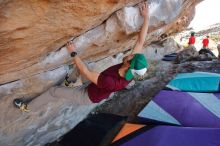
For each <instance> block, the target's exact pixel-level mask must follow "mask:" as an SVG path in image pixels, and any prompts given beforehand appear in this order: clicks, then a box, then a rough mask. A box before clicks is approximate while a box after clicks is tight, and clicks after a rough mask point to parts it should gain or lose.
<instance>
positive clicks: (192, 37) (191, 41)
mask: <svg viewBox="0 0 220 146" xmlns="http://www.w3.org/2000/svg"><path fill="white" fill-rule="evenodd" d="M195 42H196V38H195V32H191V36H190V38H189V42H188V45H189V46H188V48H189V49H193V50H195V51H197V50H196V48H195V46H194V44H195Z"/></svg>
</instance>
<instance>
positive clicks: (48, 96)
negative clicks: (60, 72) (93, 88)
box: [29, 86, 95, 110]
mask: <svg viewBox="0 0 220 146" xmlns="http://www.w3.org/2000/svg"><path fill="white" fill-rule="evenodd" d="M66 102H68V103H69V104H71V105H72V106H84V105H95V103H92V102H91V100H90V99H89V97H88V94H87V90H86V87H84V86H82V87H77V88H68V87H61V86H55V87H51V88H50V89H49V90H48V91H46V92H44V93H43V94H41V95H40V96H38V97H36V98H35V99H34V100H33V101H32V102H30V104H29V107H30V109H33V110H36V109H38V108H39V107H45V106H48V104H56V106H61V105H62V104H63V103H66Z"/></svg>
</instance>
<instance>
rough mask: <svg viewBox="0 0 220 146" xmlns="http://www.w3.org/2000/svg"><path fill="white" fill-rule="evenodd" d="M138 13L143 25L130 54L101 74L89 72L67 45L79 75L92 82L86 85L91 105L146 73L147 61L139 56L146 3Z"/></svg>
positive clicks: (72, 47) (144, 28)
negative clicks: (142, 19) (141, 17)
mask: <svg viewBox="0 0 220 146" xmlns="http://www.w3.org/2000/svg"><path fill="white" fill-rule="evenodd" d="M140 13H141V15H142V16H143V17H144V23H143V26H142V28H141V31H140V32H139V36H138V40H137V42H136V44H135V47H134V50H133V52H132V54H131V55H128V56H126V57H124V59H123V63H121V64H117V65H114V66H112V67H109V68H108V69H106V70H104V71H103V72H101V73H97V72H95V71H90V70H89V69H88V68H87V66H86V65H85V64H84V63H83V62H82V60H81V59H80V57H79V56H78V55H77V53H76V52H75V46H74V44H73V43H71V42H68V43H67V49H68V51H69V53H70V54H71V57H73V63H75V65H76V67H77V68H78V69H79V71H80V73H81V74H82V75H83V76H85V77H86V78H87V79H88V80H89V81H91V82H92V83H90V84H89V85H88V87H87V92H88V96H89V99H90V100H91V101H92V102H93V103H98V102H100V101H102V100H103V99H106V98H108V97H109V96H110V94H111V93H113V92H115V91H119V90H122V89H124V88H125V87H126V86H127V85H128V84H129V83H130V82H131V81H132V79H133V78H134V76H136V75H137V76H138V75H139V76H143V75H144V74H145V72H146V71H147V67H148V64H147V60H146V58H145V56H144V55H143V54H141V51H142V47H143V44H144V41H145V38H146V35H147V31H148V21H149V16H148V13H149V12H148V4H147V3H146V4H142V5H141V7H140ZM78 98H80V97H78Z"/></svg>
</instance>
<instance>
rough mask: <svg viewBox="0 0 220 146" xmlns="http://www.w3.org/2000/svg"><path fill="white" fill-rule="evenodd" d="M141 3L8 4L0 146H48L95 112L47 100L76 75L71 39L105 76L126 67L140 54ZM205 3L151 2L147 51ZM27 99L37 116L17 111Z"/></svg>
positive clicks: (2, 6) (3, 10) (1, 29)
mask: <svg viewBox="0 0 220 146" xmlns="http://www.w3.org/2000/svg"><path fill="white" fill-rule="evenodd" d="M140 1H141V0H102V1H98V0H93V1H84V0H63V1H58V0H55V1H46V0H38V1H34V0H29V1H25V0H19V1H17V0H3V1H2V0H0V115H1V118H0V129H1V130H0V145H16V146H23V145H27V146H32V145H39V146H40V145H44V144H45V143H47V142H50V141H52V140H55V139H56V138H58V137H60V136H61V135H63V134H64V133H65V132H67V131H69V130H70V129H71V128H72V127H73V126H75V125H76V124H77V123H78V122H80V120H82V119H83V118H84V117H85V116H86V115H87V114H88V113H89V112H90V111H91V110H92V109H93V108H94V107H85V106H82V105H78V106H73V105H72V104H71V103H72V102H73V103H74V101H72V100H71V99H70V98H62V97H60V98H54V99H52V100H46V99H42V98H40V97H41V96H39V95H40V94H41V93H42V92H45V91H46V90H47V89H49V88H50V87H51V86H54V85H57V84H60V83H61V82H62V80H63V79H64V77H65V75H66V73H67V72H69V68H68V65H67V64H69V63H70V61H71V58H70V57H69V54H68V53H67V51H66V48H65V46H64V45H65V43H66V42H67V41H68V40H73V42H74V43H75V45H76V48H77V50H76V51H77V52H78V54H79V55H80V56H81V57H82V58H83V59H84V61H86V62H88V65H89V66H91V67H93V68H94V69H96V70H98V71H102V70H104V69H105V68H107V67H109V66H111V65H113V64H116V63H119V62H120V61H121V59H122V57H123V56H124V55H125V54H126V52H127V51H128V50H130V49H132V48H133V46H134V44H135V42H136V36H137V35H136V34H137V32H138V31H139V29H140V27H141V25H142V21H143V20H142V17H141V16H140V15H139V10H138V6H137V5H135V4H138V3H139V2H140ZM199 1H200V0H175V1H174V0H148V2H149V8H150V22H149V35H148V37H147V38H146V43H145V44H146V46H147V45H149V44H151V43H154V42H158V41H160V40H161V39H164V38H166V37H167V36H169V35H171V34H173V33H176V32H179V31H180V30H182V29H184V28H185V27H186V26H187V25H188V24H189V22H190V21H191V20H192V18H193V16H194V9H195V5H196V4H197V3H198V2H199ZM168 46H169V45H168ZM149 48H150V49H149V50H148V49H146V50H145V51H144V52H145V55H146V54H147V55H146V56H147V57H148V58H149V59H152V60H154V61H155V60H158V59H160V58H161V56H163V55H164V53H167V52H169V51H167V50H166V49H161V47H158V46H157V45H152V46H150V47H149ZM178 49H179V48H178ZM155 50H157V52H158V53H155ZM173 50H175V49H171V51H173ZM152 66H153V65H152ZM73 71H74V72H75V71H76V70H75V68H74V69H73ZM76 76H77V75H76ZM20 97H24V98H27V97H37V98H36V99H35V100H33V102H32V103H31V104H32V105H33V106H31V107H30V108H32V111H31V112H29V113H27V114H26V113H21V112H20V111H18V110H17V109H15V108H13V105H12V101H13V99H14V98H20Z"/></svg>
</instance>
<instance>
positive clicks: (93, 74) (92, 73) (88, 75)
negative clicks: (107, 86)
mask: <svg viewBox="0 0 220 146" xmlns="http://www.w3.org/2000/svg"><path fill="white" fill-rule="evenodd" d="M67 50H68V51H69V53H72V52H74V51H75V46H74V45H73V44H72V43H71V42H68V43H67ZM73 63H75V64H76V67H77V68H78V69H79V71H80V73H81V74H82V75H83V76H85V77H86V78H87V79H88V80H90V81H91V82H93V83H94V84H96V85H97V82H98V77H99V73H97V72H95V71H90V70H89V69H88V68H87V66H86V65H85V64H84V63H83V61H82V60H81V59H80V57H79V56H77V55H76V56H75V57H74V58H73Z"/></svg>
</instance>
